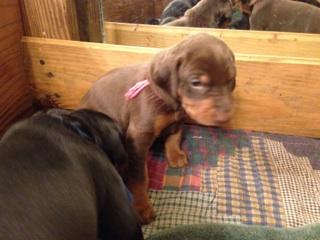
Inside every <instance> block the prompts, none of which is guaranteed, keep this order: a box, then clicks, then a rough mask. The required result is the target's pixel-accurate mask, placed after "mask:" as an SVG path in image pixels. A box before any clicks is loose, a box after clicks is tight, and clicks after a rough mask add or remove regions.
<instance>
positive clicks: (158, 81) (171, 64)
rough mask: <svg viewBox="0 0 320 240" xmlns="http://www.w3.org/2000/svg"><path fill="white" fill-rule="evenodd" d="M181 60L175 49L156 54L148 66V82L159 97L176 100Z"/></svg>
mask: <svg viewBox="0 0 320 240" xmlns="http://www.w3.org/2000/svg"><path fill="white" fill-rule="evenodd" d="M181 63H182V58H181V57H180V56H179V54H178V53H177V52H176V51H175V48H171V49H167V50H164V51H162V52H160V53H158V54H157V55H156V56H155V57H154V58H153V60H152V62H151V66H150V79H149V80H150V82H151V84H153V85H155V87H156V88H157V90H160V95H163V94H166V95H169V96H170V97H171V98H172V99H174V100H177V98H178V86H179V68H180V65H181Z"/></svg>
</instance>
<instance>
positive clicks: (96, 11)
mask: <svg viewBox="0 0 320 240" xmlns="http://www.w3.org/2000/svg"><path fill="white" fill-rule="evenodd" d="M102 2H103V0H75V5H76V11H77V18H78V28H79V36H80V40H81V41H87V42H100V43H102V42H103V36H104V31H103V7H102V6H103V4H102Z"/></svg>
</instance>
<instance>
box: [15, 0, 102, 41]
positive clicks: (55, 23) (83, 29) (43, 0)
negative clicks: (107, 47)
mask: <svg viewBox="0 0 320 240" xmlns="http://www.w3.org/2000/svg"><path fill="white" fill-rule="evenodd" d="M102 3H103V0H54V1H52V0H21V5H22V12H23V20H24V21H23V22H24V28H25V33H26V35H27V36H32V37H43V38H57V39H64V40H80V41H90V42H102V41H103V13H102V6H103V4H102Z"/></svg>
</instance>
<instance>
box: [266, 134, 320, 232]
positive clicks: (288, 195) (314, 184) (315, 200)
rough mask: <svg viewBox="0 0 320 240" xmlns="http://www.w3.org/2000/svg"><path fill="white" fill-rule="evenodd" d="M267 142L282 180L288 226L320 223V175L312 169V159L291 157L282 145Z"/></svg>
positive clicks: (281, 189)
mask: <svg viewBox="0 0 320 240" xmlns="http://www.w3.org/2000/svg"><path fill="white" fill-rule="evenodd" d="M265 141H266V144H267V146H268V149H269V151H268V152H269V154H270V159H271V160H272V161H273V163H274V165H275V170H276V172H277V175H278V177H279V180H280V181H279V182H280V191H281V194H282V198H283V201H284V205H285V212H286V216H287V222H288V226H289V227H297V226H301V225H305V224H310V223H319V222H320V171H318V170H314V169H313V168H312V165H311V164H310V161H309V159H308V158H306V157H297V156H295V155H293V154H290V153H288V152H287V151H286V149H285V147H284V146H283V144H282V143H279V142H275V141H272V140H268V139H266V140H265ZM319 151H320V150H319ZM319 160H320V159H319Z"/></svg>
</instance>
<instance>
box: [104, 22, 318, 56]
mask: <svg viewBox="0 0 320 240" xmlns="http://www.w3.org/2000/svg"><path fill="white" fill-rule="evenodd" d="M105 32H106V35H105V36H106V38H105V42H106V43H110V44H122V45H131V46H142V47H157V48H164V47H168V46H171V45H173V44H176V43H178V42H179V41H181V40H182V39H184V38H185V37H187V36H190V35H192V34H196V33H199V32H206V33H209V34H212V35H213V36H216V37H218V38H220V39H222V40H223V41H225V42H226V43H227V44H228V46H229V47H230V48H231V49H232V50H233V51H234V52H236V53H244V54H255V55H259V54H261V55H274V56H290V57H310V58H320V47H319V46H320V35H319V34H301V33H299V34H297V33H281V32H262V31H243V30H228V29H212V28H210V29H206V28H184V27H169V26H154V25H144V24H126V23H111V22H106V23H105Z"/></svg>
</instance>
